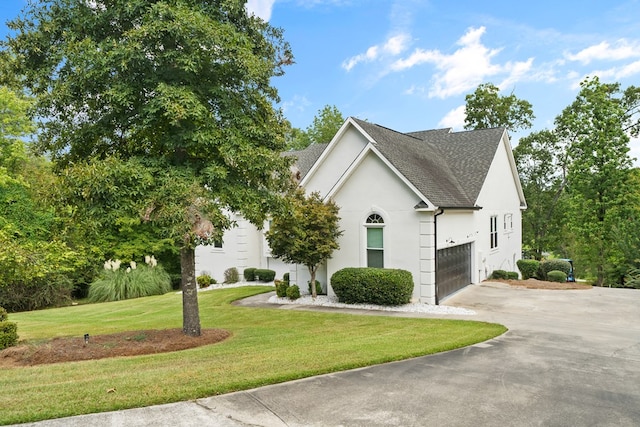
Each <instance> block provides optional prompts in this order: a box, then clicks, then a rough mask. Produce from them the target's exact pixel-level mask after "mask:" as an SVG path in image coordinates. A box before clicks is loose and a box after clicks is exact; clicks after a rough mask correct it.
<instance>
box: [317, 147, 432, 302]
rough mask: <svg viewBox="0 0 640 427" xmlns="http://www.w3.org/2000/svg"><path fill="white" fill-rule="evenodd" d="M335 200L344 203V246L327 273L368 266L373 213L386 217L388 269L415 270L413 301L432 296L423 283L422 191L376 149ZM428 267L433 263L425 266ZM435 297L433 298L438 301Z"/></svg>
mask: <svg viewBox="0 0 640 427" xmlns="http://www.w3.org/2000/svg"><path fill="white" fill-rule="evenodd" d="M333 199H334V200H335V202H336V203H337V204H338V206H340V217H341V218H342V219H341V222H340V227H341V229H342V230H344V234H343V236H342V237H341V238H340V249H339V250H338V251H337V252H335V254H334V256H333V258H332V259H331V260H329V262H328V263H327V275H328V277H329V278H330V277H331V275H332V274H333V273H334V272H336V271H338V270H340V269H342V268H345V267H366V266H367V254H366V227H365V226H364V224H365V221H366V219H367V217H368V216H369V215H370V214H372V213H377V214H379V215H381V216H382V217H383V219H384V228H383V229H384V231H383V245H384V266H385V268H401V269H404V270H407V271H409V272H411V274H412V275H413V279H414V283H415V285H416V286H415V289H414V293H413V299H414V300H425V301H426V300H428V299H430V296H429V295H421V292H422V291H424V292H427V291H432V289H431V288H428V289H427V288H424V289H423V288H421V286H420V283H421V279H422V278H424V276H423V275H421V263H420V247H421V240H420V219H421V217H423V218H424V217H425V214H424V213H419V212H416V211H415V210H414V206H415V205H416V204H417V203H418V201H419V198H418V196H417V195H416V194H415V193H413V192H412V191H411V190H410V189H409V188H408V187H407V186H406V185H405V184H404V183H403V182H402V181H401V180H400V179H399V178H398V177H397V176H396V175H395V174H394V173H393V172H392V171H391V170H390V169H389V168H388V167H387V166H386V165H385V164H384V163H383V162H382V161H381V160H380V159H379V158H378V157H377V156H376V155H375V154H373V153H369V154H367V155H366V157H364V159H363V160H362V162H361V163H360V164H359V165H358V166H357V167H356V168H355V169H354V170H353V171H352V173H351V175H350V176H349V178H348V179H347V180H346V181H345V182H344V184H343V186H342V187H341V188H340V189H338V190H337V192H336V193H335V194H334V196H333ZM423 268H425V269H427V268H428V266H423ZM434 301H435V300H434V299H433V300H432V301H431V302H434Z"/></svg>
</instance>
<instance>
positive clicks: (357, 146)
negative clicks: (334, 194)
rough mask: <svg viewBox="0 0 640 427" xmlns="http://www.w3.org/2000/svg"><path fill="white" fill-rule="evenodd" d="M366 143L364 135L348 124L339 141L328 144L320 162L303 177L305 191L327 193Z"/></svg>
mask: <svg viewBox="0 0 640 427" xmlns="http://www.w3.org/2000/svg"><path fill="white" fill-rule="evenodd" d="M366 145H367V140H366V139H365V137H364V136H363V135H362V134H361V133H360V132H358V131H357V130H356V129H355V128H354V127H353V126H351V125H349V126H348V127H347V128H346V129H345V130H344V133H343V134H342V137H341V139H340V141H339V143H338V144H331V145H329V147H328V148H327V151H326V152H325V153H324V154H323V158H321V159H320V161H321V162H322V163H319V164H316V165H315V167H314V168H313V169H312V170H311V171H310V172H309V175H308V176H306V177H305V178H304V179H303V185H304V187H305V189H306V190H307V192H309V193H311V192H313V191H318V192H320V194H322V195H323V196H324V195H326V194H328V193H329V191H331V188H332V187H333V186H334V184H335V183H336V182H338V180H339V179H340V177H341V176H342V175H343V174H344V172H345V171H346V170H347V169H348V168H349V166H350V165H351V163H352V162H353V161H354V159H355V158H356V157H357V156H358V154H359V153H360V152H361V151H362V149H363V148H364V147H365V146H366Z"/></svg>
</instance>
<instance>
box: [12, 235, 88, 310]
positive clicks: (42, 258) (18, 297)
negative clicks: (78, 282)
mask: <svg viewBox="0 0 640 427" xmlns="http://www.w3.org/2000/svg"><path fill="white" fill-rule="evenodd" d="M0 247H1V248H2V251H0V301H2V305H3V306H4V307H5V308H6V309H7V310H8V311H10V312H15V311H26V310H36V309H40V308H45V307H50V306H55V305H60V304H63V303H65V302H68V301H69V300H70V296H71V290H72V289H73V284H72V283H71V282H70V281H69V279H68V277H67V275H68V274H70V273H73V272H74V271H75V265H76V263H77V262H78V260H79V255H78V254H77V253H75V252H74V251H72V250H70V249H69V248H68V247H67V245H65V244H64V243H62V242H59V241H55V240H53V241H50V242H42V241H28V240H26V241H25V240H19V239H16V238H14V237H12V236H10V235H8V234H7V233H6V232H4V231H2V230H0Z"/></svg>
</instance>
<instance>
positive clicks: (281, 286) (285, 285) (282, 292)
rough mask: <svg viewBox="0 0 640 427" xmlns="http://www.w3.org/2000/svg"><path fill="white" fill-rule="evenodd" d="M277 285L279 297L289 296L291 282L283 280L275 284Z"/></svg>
mask: <svg viewBox="0 0 640 427" xmlns="http://www.w3.org/2000/svg"><path fill="white" fill-rule="evenodd" d="M275 285H276V295H277V296H278V297H279V298H284V297H286V296H287V289H289V282H286V281H282V282H278V283H276V284H275Z"/></svg>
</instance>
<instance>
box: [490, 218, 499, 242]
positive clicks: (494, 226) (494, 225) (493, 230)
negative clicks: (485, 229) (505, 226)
mask: <svg viewBox="0 0 640 427" xmlns="http://www.w3.org/2000/svg"><path fill="white" fill-rule="evenodd" d="M489 247H490V248H491V249H492V250H493V249H498V215H491V217H490V218H489Z"/></svg>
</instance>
